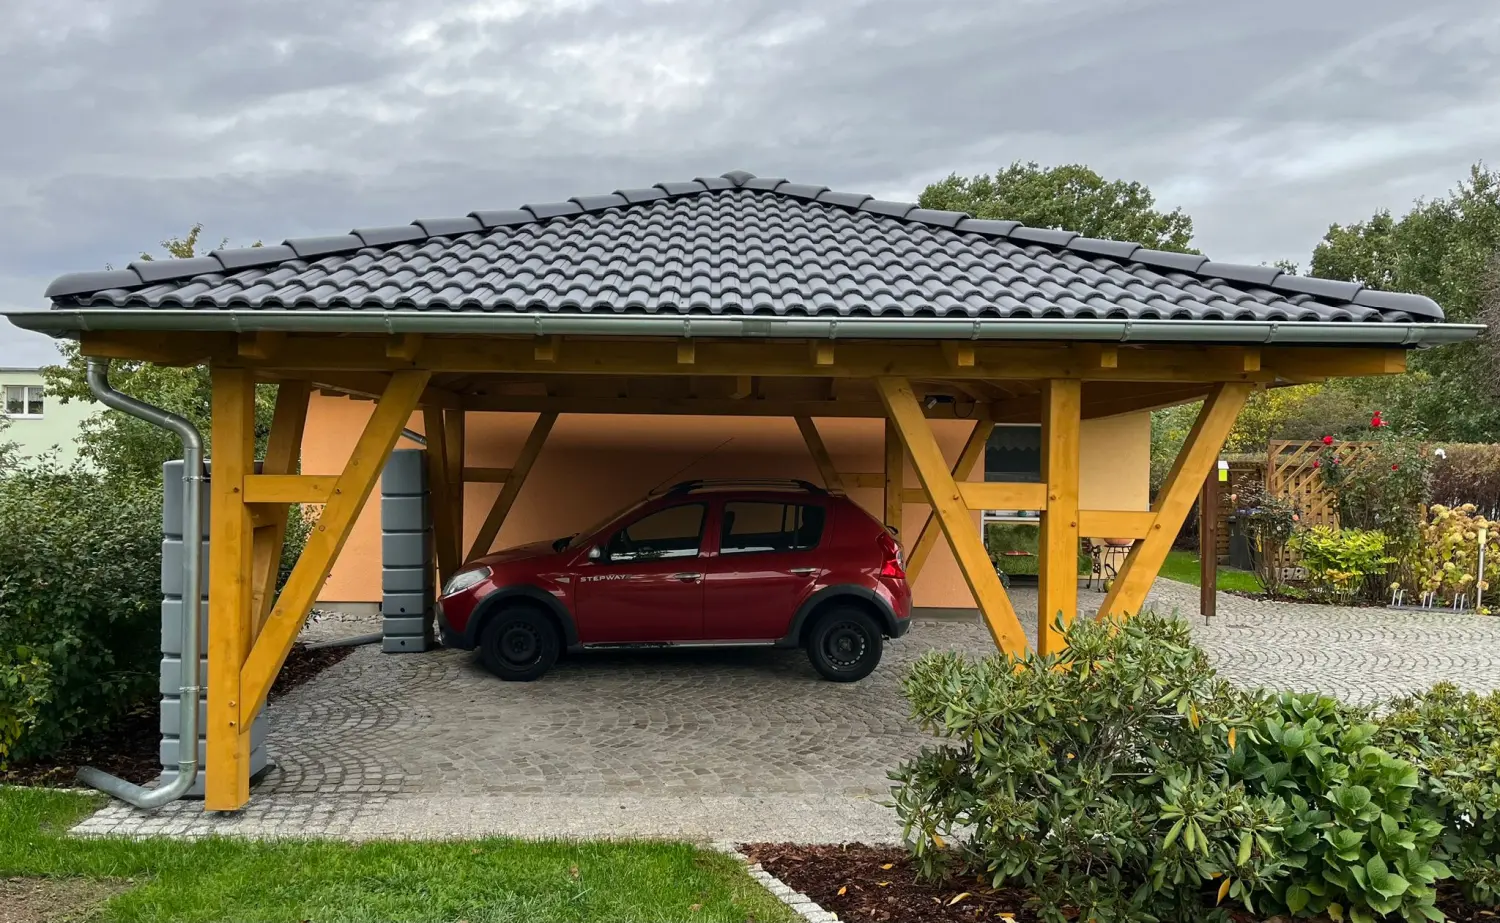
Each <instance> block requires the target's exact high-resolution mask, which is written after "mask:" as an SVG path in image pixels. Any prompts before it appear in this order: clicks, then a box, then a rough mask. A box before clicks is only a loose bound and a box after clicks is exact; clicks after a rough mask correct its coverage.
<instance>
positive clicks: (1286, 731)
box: [1229, 693, 1450, 923]
mask: <svg viewBox="0 0 1500 923" xmlns="http://www.w3.org/2000/svg"><path fill="white" fill-rule="evenodd" d="M1273 701H1274V702H1275V703H1276V706H1277V707H1276V708H1275V710H1274V712H1273V713H1271V714H1269V715H1266V716H1265V717H1263V718H1261V719H1260V720H1259V721H1258V722H1257V723H1256V725H1255V729H1254V730H1255V733H1253V734H1248V735H1246V741H1245V745H1244V746H1243V747H1240V748H1238V749H1237V750H1236V752H1235V753H1234V755H1233V757H1232V758H1231V760H1230V763H1229V771H1230V776H1231V778H1234V779H1236V780H1239V781H1242V782H1243V783H1244V785H1245V788H1246V790H1247V791H1249V792H1252V793H1255V794H1257V795H1262V796H1278V797H1281V798H1283V799H1285V800H1286V802H1287V803H1289V804H1290V805H1291V808H1292V811H1291V817H1290V819H1289V820H1287V821H1286V822H1285V828H1284V829H1283V830H1282V832H1281V841H1282V842H1281V846H1280V847H1279V850H1280V851H1281V853H1282V855H1284V856H1285V861H1286V864H1287V866H1288V867H1289V868H1292V869H1294V870H1295V871H1294V872H1293V873H1292V874H1291V875H1289V876H1288V877H1287V878H1285V879H1283V880H1280V881H1275V882H1272V883H1271V892H1272V895H1273V897H1274V902H1273V901H1266V900H1262V901H1260V905H1261V909H1262V910H1263V911H1264V910H1268V909H1276V910H1286V911H1290V912H1292V913H1297V914H1311V915H1316V914H1327V915H1328V916H1331V917H1333V918H1334V919H1336V920H1337V919H1343V918H1344V916H1345V915H1347V916H1348V918H1349V919H1350V920H1352V921H1354V923H1368V921H1370V920H1373V919H1375V918H1376V917H1378V916H1384V915H1386V914H1392V913H1399V914H1400V915H1401V916H1402V917H1403V918H1405V919H1407V920H1421V919H1424V918H1425V919H1433V920H1440V919H1442V914H1441V913H1439V912H1438V911H1437V910H1436V908H1435V907H1434V906H1433V902H1434V900H1435V899H1436V896H1437V895H1436V891H1435V890H1434V888H1433V883H1434V882H1435V881H1437V880H1438V879H1439V878H1447V877H1449V875H1450V873H1449V871H1448V868H1447V867H1446V866H1445V865H1444V864H1443V863H1442V862H1441V861H1440V860H1439V858H1438V856H1437V855H1436V854H1435V851H1436V849H1437V845H1438V837H1439V835H1440V834H1441V833H1442V830H1443V827H1442V825H1441V824H1440V823H1438V822H1437V821H1436V820H1435V819H1434V818H1433V815H1431V814H1430V813H1429V812H1427V811H1426V810H1424V809H1423V808H1421V807H1420V806H1414V804H1413V796H1414V795H1415V793H1416V791H1417V789H1418V787H1419V784H1420V777H1419V775H1418V772H1417V768H1416V766H1414V765H1412V764H1411V763H1410V762H1407V761H1406V760H1403V759H1399V758H1397V757H1395V756H1392V755H1391V754H1390V753H1388V752H1387V751H1385V750H1382V749H1380V748H1379V747H1376V746H1372V745H1371V744H1370V741H1371V740H1372V739H1373V738H1374V737H1375V735H1376V733H1377V730H1378V728H1377V726H1376V725H1375V724H1374V723H1373V722H1371V721H1369V720H1368V716H1367V714H1366V713H1365V712H1362V711H1360V710H1357V709H1353V708H1349V707H1346V706H1343V705H1341V704H1339V703H1338V702H1337V701H1335V700H1333V699H1330V698H1327V697H1326V696H1316V695H1295V694H1292V693H1284V694H1282V695H1281V696H1279V697H1278V698H1276V699H1275V700H1273Z"/></svg>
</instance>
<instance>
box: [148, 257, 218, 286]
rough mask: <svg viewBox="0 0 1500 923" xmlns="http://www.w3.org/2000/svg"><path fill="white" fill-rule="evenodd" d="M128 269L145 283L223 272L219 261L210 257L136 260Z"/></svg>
mask: <svg viewBox="0 0 1500 923" xmlns="http://www.w3.org/2000/svg"><path fill="white" fill-rule="evenodd" d="M130 269H131V270H132V271H133V272H134V273H135V274H136V275H137V276H140V278H141V281H142V282H146V283H152V282H165V281H166V280H168V279H191V278H192V277H194V276H202V275H208V274H210V273H218V272H223V271H224V267H223V266H221V265H219V261H218V260H216V259H214V258H213V257H211V256H195V257H191V258H189V259H185V260H136V261H135V262H133V263H131V264H130Z"/></svg>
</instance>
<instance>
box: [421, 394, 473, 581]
mask: <svg viewBox="0 0 1500 923" xmlns="http://www.w3.org/2000/svg"><path fill="white" fill-rule="evenodd" d="M422 435H424V436H426V437H427V455H426V463H427V490H428V497H429V503H430V506H431V510H432V544H433V551H434V553H435V554H436V556H437V565H438V584H439V585H442V584H444V583H447V582H448V578H449V577H451V576H453V574H454V573H455V572H456V571H457V570H458V565H459V563H460V561H461V560H462V558H461V555H462V554H463V549H462V536H457V535H456V532H455V530H456V528H457V527H456V526H455V524H454V522H453V491H454V490H463V489H464V485H463V482H462V481H459V482H458V483H456V484H454V483H450V482H449V480H448V473H449V471H451V470H452V468H451V467H450V466H449V464H448V434H447V427H446V425H445V424H444V422H443V409H442V408H441V407H424V408H422Z"/></svg>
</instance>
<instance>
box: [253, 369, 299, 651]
mask: <svg viewBox="0 0 1500 923" xmlns="http://www.w3.org/2000/svg"><path fill="white" fill-rule="evenodd" d="M311 390H312V389H311V388H310V387H309V386H308V384H307V382H305V381H283V382H281V383H280V384H278V385H277V386H276V410H275V412H274V413H273V415H272V417H271V434H270V436H269V437H267V439H266V457H265V458H264V459H263V460H262V461H261V465H260V470H261V474H260V475H259V476H260V477H276V476H279V475H288V474H291V473H292V472H294V471H296V470H297V465H298V463H299V462H300V461H301V459H302V433H303V430H304V429H305V428H306V426H307V402H308V398H309V396H310V394H311ZM254 476H255V475H251V476H247V478H246V481H247V482H248V481H249V479H250V477H254ZM245 502H246V503H251V502H254V501H252V500H251V499H250V490H249V484H248V483H247V484H246V490H245ZM290 514H291V509H290V507H284V506H277V507H275V508H273V509H271V510H267V511H265V513H264V514H263V515H264V516H265V518H266V520H267V521H266V522H264V523H261V522H259V521H257V522H256V524H255V535H254V539H253V542H252V551H251V558H252V564H251V567H252V572H253V574H254V576H253V577H252V583H251V591H250V611H251V613H252V615H253V616H254V618H255V624H254V627H253V630H252V633H251V636H252V638H253V637H254V636H255V635H258V634H260V626H261V625H262V624H263V623H264V622H265V620H266V616H267V615H268V614H269V613H270V611H271V600H272V599H274V598H275V596H276V578H277V577H278V576H280V574H281V550H282V548H283V547H284V546H285V544H286V523H287V518H288V517H289V516H290ZM257 518H258V517H257Z"/></svg>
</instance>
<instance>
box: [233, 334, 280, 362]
mask: <svg viewBox="0 0 1500 923" xmlns="http://www.w3.org/2000/svg"><path fill="white" fill-rule="evenodd" d="M285 343H286V334H285V333H283V332H282V331H280V330H257V331H255V332H254V333H242V334H240V336H239V341H238V343H237V344H236V349H237V351H238V353H239V355H240V357H241V358H245V359H262V360H274V359H275V358H276V357H277V355H278V354H279V353H280V352H281V347H282V346H283V345H284V344H285Z"/></svg>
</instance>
